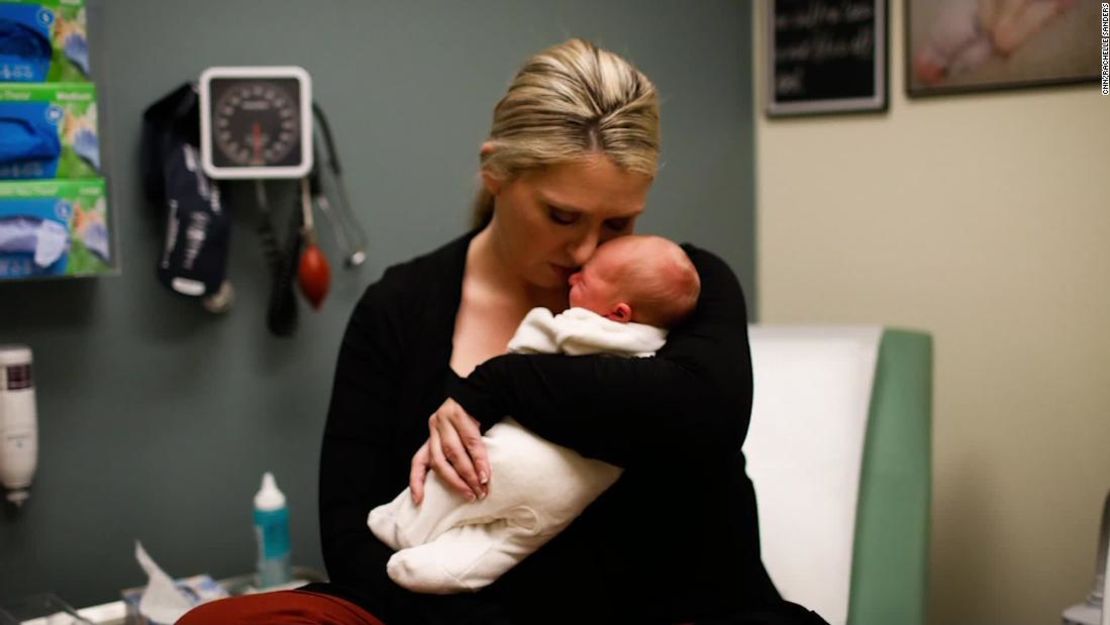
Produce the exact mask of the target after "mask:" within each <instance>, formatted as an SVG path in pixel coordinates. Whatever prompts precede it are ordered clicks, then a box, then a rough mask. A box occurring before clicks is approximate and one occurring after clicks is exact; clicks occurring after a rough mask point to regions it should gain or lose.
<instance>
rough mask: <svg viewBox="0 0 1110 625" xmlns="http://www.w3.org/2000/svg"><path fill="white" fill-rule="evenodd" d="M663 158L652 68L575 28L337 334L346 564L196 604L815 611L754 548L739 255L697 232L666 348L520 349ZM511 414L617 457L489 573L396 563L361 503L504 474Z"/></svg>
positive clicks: (669, 618)
mask: <svg viewBox="0 0 1110 625" xmlns="http://www.w3.org/2000/svg"><path fill="white" fill-rule="evenodd" d="M658 157H659V112H658V100H657V94H656V90H655V87H654V86H653V85H652V83H651V82H650V81H649V80H648V79H647V77H646V76H644V75H643V74H642V73H640V72H639V71H637V70H636V69H635V68H634V67H632V66H631V65H630V64H629V63H628V62H626V61H625V60H624V59H622V58H620V57H618V56H617V55H615V54H612V53H611V52H608V51H605V50H602V49H599V48H597V47H595V46H594V45H592V44H590V43H587V42H585V41H581V40H577V39H574V40H570V41H567V42H565V43H563V44H560V45H557V46H554V47H552V48H550V49H547V50H544V51H543V52H540V53H539V54H537V55H536V56H534V57H532V58H531V59H529V60H528V61H527V63H526V64H525V65H524V67H523V68H522V69H521V70H520V72H519V73H518V74H517V76H516V78H515V79H514V80H513V82H512V84H511V86H510V87H509V90H508V93H507V94H506V95H505V96H504V98H502V100H501V101H500V102H499V103H498V104H497V107H496V108H495V110H494V119H493V127H492V129H491V131H490V135H489V139H488V140H487V141H486V142H485V143H484V144H483V145H482V147H481V150H480V158H481V177H482V187H481V192H480V193H479V196H478V198H477V201H476V206H475V223H474V228H473V229H472V230H471V231H470V232H468V233H466V234H465V235H463V236H461V237H459V238H457V239H455V240H454V241H451V242H449V243H447V244H446V245H444V246H442V247H440V248H439V249H436V250H435V251H433V252H431V253H428V254H425V255H423V256H420V257H418V258H416V259H413V260H411V261H409V262H407V263H403V264H399V265H395V266H393V267H390V268H389V269H387V270H386V272H385V274H384V275H383V276H382V278H381V280H379V281H378V282H377V283H375V284H373V285H371V286H370V287H369V288H368V289H367V291H366V293H365V295H364V296H363V297H362V299H361V301H360V302H359V304H358V306H357V307H356V309H355V311H354V314H353V315H352V317H351V320H350V324H349V325H348V328H347V332H346V334H345V336H344V338H343V344H342V347H341V348H340V353H339V362H338V366H337V369H336V377H335V386H334V390H333V394H332V401H331V406H330V410H329V414H328V422H327V427H326V430H325V433H324V445H323V452H322V457H321V470H320V528H321V539H322V544H323V551H324V560H325V563H326V564H327V569H328V574H329V576H330V578H331V582H330V583H329V584H317V585H311V586H308V587H305V588H303V589H300V590H296V591H288V592H285V593H273V594H270V595H264V596H262V597H255V598H239V599H230V600H224V601H221V602H216V603H214V604H209V605H207V606H201V607H200V608H198V609H196V610H194V611H193V612H191V613H190V614H189V615H187V616H186V617H185V618H184V619H182V621H181V622H182V623H185V624H187V625H197V624H200V623H221V624H225V625H226V624H237V623H238V624H242V623H267V624H273V623H343V624H354V623H371V624H378V623H385V624H386V625H405V624H410V623H413V624H416V623H419V624H443V625H462V624H465V623H473V624H482V625H545V624H548V623H551V624H554V623H560V624H565V623H576V624H589V623H599V624H600V623H606V624H630V625H651V624H656V623H658V624H660V625H662V624H666V625H675V624H678V623H690V622H694V623H699V624H701V623H706V624H708V623H751V624H754V623H764V624H771V623H775V624H787V623H790V624H802V623H821V622H822V621H821V620H820V618H819V617H817V616H816V615H814V614H813V613H811V612H809V611H807V610H805V609H804V608H801V607H800V606H796V605H793V604H789V603H786V602H785V601H783V600H782V599H781V598H780V597H779V595H778V593H777V592H776V590H775V588H774V586H773V585H772V584H771V582H770V580H769V578H768V576H767V574H766V572H765V571H764V569H763V565H762V563H761V562H760V558H759V538H758V530H757V527H756V512H755V498H754V494H753V491H752V486H751V483H750V481H749V480H748V478H747V476H746V475H745V473H744V459H743V456H742V455H741V453H740V447H741V445H742V443H743V440H744V434H745V432H746V430H747V425H748V418H749V414H750V408H751V390H752V380H751V361H750V354H749V349H748V339H747V325H746V319H745V308H744V298H743V294H742V292H741V290H740V285H739V283H738V282H737V280H736V278H735V276H734V275H733V274H732V272H731V271H730V270H729V268H728V266H727V265H726V264H725V263H724V262H723V261H721V260H720V259H719V258H717V257H716V256H714V255H712V254H710V253H709V252H706V251H704V250H701V249H698V248H696V247H694V246H691V245H686V246H684V247H683V249H684V251H685V252H686V254H687V255H688V256H689V257H690V260H691V261H692V262H693V263H694V266H695V268H696V269H697V271H698V274H699V278H700V281H701V285H702V292H701V297H700V299H699V300H698V306H697V308H696V309H695V311H694V313H693V315H692V316H691V317H690V318H689V319H688V320H687V321H686V322H685V323H684V324H682V325H680V326H679V327H677V328H675V329H673V330H672V332H671V334H670V336H669V340H668V342H667V345H666V346H665V347H663V348H662V349H661V350H660V351H659V352H658V353H657V355H656V357H654V358H642V359H618V358H607V357H605V356H577V357H568V356H562V355H525V354H506V353H505V352H506V349H507V343H508V341H509V339H510V338H511V337H512V335H513V332H514V331H515V329H516V328H517V326H518V325H519V324H520V322H521V320H522V319H523V318H524V316H525V314H526V313H527V312H528V311H529V310H530V309H532V308H534V307H536V306H544V307H547V308H549V309H550V310H552V311H554V312H559V311H562V310H564V309H566V306H567V292H568V284H567V281H568V279H569V278H570V276H571V275H572V274H573V273H575V271H576V269H577V268H578V267H581V266H582V265H583V264H584V263H585V262H586V260H587V259H589V258H590V257H591V256H592V255H593V253H594V250H595V249H597V247H598V245H600V244H601V243H604V242H605V241H607V240H610V239H613V238H615V237H620V236H623V235H626V234H629V233H631V232H632V231H633V229H634V227H635V224H636V220H637V218H638V217H639V216H640V214H641V213H642V212H643V210H644V206H645V204H646V202H647V196H648V191H649V189H650V187H651V183H652V181H653V179H654V177H655V173H656V169H657V162H658ZM429 415H430V416H429ZM510 415H511V416H512V417H513V418H515V419H516V420H517V421H518V422H519V423H520V424H521V425H523V426H524V427H525V428H528V429H529V430H531V431H532V432H533V433H535V434H537V435H539V436H541V437H543V438H545V439H547V440H549V441H551V442H553V443H555V444H558V445H562V446H564V447H568V448H570V449H573V450H575V451H577V452H579V453H581V454H583V455H585V456H587V457H592V458H597V459H600V460H603V461H605V462H609V463H611V464H614V465H617V466H620V467H622V468H624V469H625V471H624V473H623V475H622V477H621V478H620V480H619V481H618V482H617V483H616V484H615V485H614V486H613V487H612V488H611V489H609V490H608V491H606V492H605V493H604V494H603V495H602V496H601V497H600V498H598V499H597V501H595V502H594V504H593V505H591V506H590V507H589V508H588V509H587V510H586V511H585V512H584V513H583V514H582V516H580V517H579V518H578V519H577V520H575V521H574V522H573V523H572V524H571V525H570V526H569V527H568V528H567V529H566V530H565V531H563V532H562V533H561V534H559V535H558V536H557V537H556V538H554V539H553V540H552V541H551V542H549V543H547V544H546V545H544V546H543V547H542V548H541V549H539V550H538V551H537V552H536V553H534V554H532V555H531V556H529V557H528V558H526V559H525V560H524V561H523V562H521V563H520V564H519V565H517V566H516V567H514V568H513V569H512V570H510V571H509V572H508V573H506V574H505V575H503V576H502V577H501V578H500V579H498V580H497V581H496V582H495V583H493V584H491V585H489V586H488V587H486V588H484V589H482V590H481V591H478V592H474V593H462V594H454V595H427V594H418V593H413V592H410V591H407V590H404V589H402V588H401V587H399V586H397V585H395V584H394V583H393V582H392V581H391V580H390V579H389V577H388V576H387V573H386V562H387V561H388V560H389V558H390V556H391V555H392V551H391V550H390V549H389V548H388V547H387V546H386V545H384V544H383V543H382V542H380V541H379V540H378V539H377V538H375V537H374V536H373V534H372V533H371V532H370V530H369V529H368V528H367V526H366V518H367V513H368V512H369V511H370V510H371V509H372V508H374V507H375V506H378V505H381V504H384V503H386V502H389V501H390V500H391V499H393V497H394V496H395V495H396V493H397V492H398V491H400V490H402V489H403V488H404V487H405V486H406V485H407V486H409V487H410V488H411V490H412V492H413V497H414V500H415V501H416V502H417V503H419V502H420V500H421V499H422V497H423V488H424V480H425V478H426V477H427V473H428V471H429V470H433V471H435V472H436V473H437V476H438V477H439V478H440V479H441V480H443V481H444V482H446V483H447V484H449V485H450V486H451V487H452V488H454V489H455V490H456V491H457V492H458V494H459V497H460V498H464V499H469V500H474V499H476V498H479V497H483V496H485V495H486V494H487V493H488V492H489V490H490V489H495V488H497V475H496V474H493V473H491V470H490V465H489V462H488V459H487V457H486V454H485V450H484V449H483V447H482V442H481V431H482V430H484V429H486V428H488V427H491V426H492V425H493V424H494V423H496V422H498V421H499V420H501V419H503V418H505V417H507V416H510ZM367 476H370V477H369V479H367Z"/></svg>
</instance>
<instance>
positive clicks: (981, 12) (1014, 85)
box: [905, 0, 1101, 96]
mask: <svg viewBox="0 0 1110 625" xmlns="http://www.w3.org/2000/svg"><path fill="white" fill-rule="evenodd" d="M905 1H906V5H905V6H906V41H907V48H906V90H907V92H908V93H909V95H910V96H928V95H938V94H947V93H967V92H976V91H987V90H996V89H1019V88H1025V87H1037V86H1042V85H1061V84H1074V83H1080V82H1088V81H1091V82H1097V81H1098V79H1099V70H1100V67H1101V66H1100V59H1099V46H1100V38H1099V5H1100V3H1099V2H1094V1H1093V0H939V1H938V0H905Z"/></svg>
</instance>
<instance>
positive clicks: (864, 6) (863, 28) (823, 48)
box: [766, 0, 889, 117]
mask: <svg viewBox="0 0 1110 625" xmlns="http://www.w3.org/2000/svg"><path fill="white" fill-rule="evenodd" d="M766 2H767V3H768V5H769V8H768V11H767V16H768V19H767V20H766V22H767V36H766V40H767V55H766V56H767V65H768V67H767V72H766V75H767V90H766V91H767V114H768V115H770V116H772V117H777V116H785V115H811V114H819V113H844V112H873V111H885V110H886V107H887V42H888V41H889V37H888V27H887V16H888V10H887V9H888V6H887V0H766Z"/></svg>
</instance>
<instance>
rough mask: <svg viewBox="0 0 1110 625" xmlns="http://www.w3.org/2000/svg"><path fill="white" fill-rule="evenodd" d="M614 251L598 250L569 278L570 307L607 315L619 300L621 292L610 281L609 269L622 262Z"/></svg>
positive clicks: (610, 272)
mask: <svg viewBox="0 0 1110 625" xmlns="http://www.w3.org/2000/svg"><path fill="white" fill-rule="evenodd" d="M620 256H622V254H621V253H620V252H618V251H616V250H614V251H606V249H605V248H600V249H598V251H597V253H596V254H594V256H593V258H591V259H590V260H589V261H587V262H586V264H585V265H583V266H582V269H581V270H580V271H579V272H578V273H575V274H572V275H571V276H570V280H569V283H570V306H571V308H585V309H586V310H590V311H593V312H595V313H597V314H599V315H607V314H609V313H610V312H612V310H613V307H614V306H616V305H617V304H619V303H620V302H621V301H622V300H621V290H620V289H619V288H618V285H617V283H616V282H614V281H613V280H612V275H613V272H612V271H611V268H612V267H614V266H615V264H616V263H620V262H623V259H621V258H620Z"/></svg>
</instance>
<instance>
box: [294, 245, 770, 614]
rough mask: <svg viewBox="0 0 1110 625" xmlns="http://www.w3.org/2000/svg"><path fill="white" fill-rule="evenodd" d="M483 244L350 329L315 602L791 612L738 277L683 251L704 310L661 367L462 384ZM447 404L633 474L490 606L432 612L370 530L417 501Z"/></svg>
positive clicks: (496, 588) (509, 370)
mask: <svg viewBox="0 0 1110 625" xmlns="http://www.w3.org/2000/svg"><path fill="white" fill-rule="evenodd" d="M476 233H477V232H476V231H474V232H470V233H468V234H466V235H464V236H462V237H460V238H458V239H456V240H454V241H452V242H450V243H448V244H447V245H445V246H443V247H441V248H439V249H438V250H436V251H434V252H431V253H430V254H426V255H424V256H421V257H418V258H416V259H414V260H411V261H409V262H407V263H403V264H400V265H395V266H392V267H390V268H388V269H387V270H386V271H385V273H384V275H383V276H382V278H381V280H379V281H378V282H376V283H375V284H373V285H371V286H370V287H369V288H368V289H367V290H366V292H365V294H364V295H363V297H362V299H361V300H360V301H359V303H358V305H357V307H356V308H355V311H354V313H353V314H352V316H351V320H350V323H349V325H348V327H347V331H346V333H345V335H344V337H343V344H342V347H341V349H340V353H339V361H338V364H337V367H336V372H335V384H334V387H333V391H332V398H331V404H330V408H329V413H328V419H327V426H326V429H325V433H324V442H323V450H322V457H321V463H320V465H321V468H320V533H321V543H322V546H323V552H324V561H325V563H326V566H327V570H328V574H329V576H330V578H331V580H332V583H331V584H330V585H327V586H316V587H314V589H315V590H318V591H323V592H328V593H331V594H335V595H338V596H342V597H344V598H347V599H350V600H352V601H355V602H356V603H358V604H359V605H362V606H363V607H365V608H366V609H367V610H369V611H370V612H372V613H374V614H375V615H377V616H379V617H380V618H381V619H382V620H383V621H385V623H386V624H387V625H407V624H409V623H421V624H423V623H429V624H430V623H435V624H443V625H462V624H464V623H476V624H477V623H481V624H489V625H493V624H502V625H534V624H535V625H539V624H545V623H568V622H573V623H593V622H597V623H630V624H640V623H643V624H653V623H672V624H673V623H679V622H687V621H693V620H695V619H701V618H709V617H714V616H723V615H726V614H733V613H737V612H746V611H749V610H759V609H765V608H768V607H770V606H774V605H777V604H778V603H779V602H780V601H781V599H780V598H779V596H778V593H777V592H776V591H775V589H774V586H773V585H772V584H771V582H770V580H769V578H768V577H767V574H766V572H765V570H764V568H763V565H762V563H761V561H760V557H759V537H758V529H757V525H756V508H755V496H754V492H753V489H752V485H751V482H750V481H749V480H748V478H747V476H746V474H745V472H744V457H743V455H742V454H741V452H740V447H741V445H742V443H743V441H744V436H745V434H746V432H747V428H748V419H749V416H750V412H751V399H752V372H751V357H750V353H749V348H748V336H747V321H746V314H745V307H744V296H743V293H742V292H741V289H740V284H739V282H738V281H737V280H736V277H735V276H734V275H733V273H732V271H731V270H730V269H729V268H728V266H727V265H726V264H725V263H724V262H723V261H722V260H721V259H720V258H718V257H716V256H714V255H713V254H711V253H709V252H706V251H704V250H700V249H698V248H696V247H694V246H691V245H684V246H683V249H685V251H686V253H687V254H688V255H689V256H690V258H691V260H692V261H693V263H694V265H695V267H696V268H697V270H698V274H699V276H700V277H701V283H702V293H701V297H700V299H699V301H698V306H697V309H696V311H695V312H694V314H693V315H692V316H691V317H690V318H689V319H688V320H687V321H686V322H685V323H684V324H682V325H681V326H680V327H678V328H675V329H673V330H672V331H671V333H670V335H669V336H668V340H667V344H666V345H665V346H664V347H663V348H662V349H661V350H659V352H658V353H657V355H656V356H655V357H654V358H642V359H637V358H634V359H623V358H606V357H603V356H578V357H569V356H561V355H518V354H506V355H502V356H498V357H495V358H492V359H490V360H488V361H486V362H485V363H483V364H482V365H480V366H478V367H477V368H476V369H475V371H474V372H473V373H472V374H471V375H470V376H469V377H468V378H467V379H465V380H462V379H460V378H459V377H458V376H457V375H455V373H454V372H453V370H452V369H451V367H450V360H451V350H452V336H453V334H454V326H455V315H456V312H457V311H458V307H459V303H460V299H461V293H462V279H463V273H464V269H465V264H466V253H467V249H468V247H469V243H470V240H471V239H472V238H473V236H474V235H475V234H476ZM449 395H450V396H453V397H455V399H456V400H457V401H459V403H460V404H462V406H463V407H464V408H466V409H467V411H468V412H470V413H471V414H472V415H473V416H474V417H475V418H477V419H479V420H480V421H481V422H482V424H483V427H489V426H490V425H492V424H493V423H495V422H497V421H498V420H499V419H501V418H502V417H503V416H505V415H512V416H513V417H514V418H516V419H517V420H518V421H519V422H520V423H521V424H522V425H523V426H524V427H526V428H528V429H530V430H532V431H533V432H535V433H536V434H539V435H540V436H542V437H544V438H546V439H548V440H550V441H552V442H554V443H557V444H560V445H564V446H566V447H569V448H571V449H574V450H576V451H578V452H580V453H582V454H583V455H586V456H590V457H594V458H599V459H601V460H604V461H606V462H610V463H612V464H616V465H619V466H622V467H625V468H626V471H625V473H624V475H623V476H622V477H621V479H620V480H619V481H618V482H617V484H615V485H614V486H613V487H612V488H610V489H609V490H608V491H607V492H606V493H604V494H603V495H602V496H601V497H600V498H599V499H598V500H597V501H596V502H594V504H593V505H592V506H590V508H589V509H587V510H586V512H585V513H584V514H583V515H582V516H581V517H580V518H579V519H577V520H576V521H575V522H574V523H573V524H571V526H570V527H569V528H567V530H565V531H564V532H563V533H562V534H560V535H559V536H557V537H556V538H555V539H553V540H552V541H551V542H549V543H547V544H546V545H545V546H544V547H543V548H541V549H540V550H539V551H538V552H536V553H535V554H533V555H531V556H529V557H528V558H527V559H525V560H524V561H523V562H522V563H521V564H519V565H518V566H517V567H515V568H514V569H512V570H511V571H509V572H508V573H506V574H505V575H504V576H502V577H501V578H500V579H499V580H498V581H497V582H495V583H494V584H492V585H491V586H489V587H488V588H486V589H483V590H482V591H480V592H477V593H467V594H461V595H446V596H436V595H421V594H416V593H411V592H409V591H407V590H404V589H402V588H400V587H398V586H397V585H395V584H394V583H393V582H392V581H391V580H390V579H389V578H388V576H387V575H386V571H385V564H386V561H387V560H388V559H389V556H390V555H391V553H392V552H391V550H390V549H389V548H388V547H387V546H385V545H384V544H382V543H381V542H380V541H378V540H377V538H375V537H374V535H373V534H371V532H370V530H369V529H368V528H367V526H366V516H367V514H368V512H369V511H370V509H371V508H372V507H374V506H377V505H379V504H383V503H386V502H388V501H390V500H392V499H393V498H394V497H396V496H397V493H398V492H400V491H401V490H402V489H403V488H405V487H406V486H407V484H408V474H409V468H410V461H411V459H412V456H413V454H414V453H415V452H416V450H417V449H418V448H419V447H420V445H422V444H423V443H424V442H425V440H426V439H427V437H428V424H427V420H428V417H429V416H430V415H431V413H432V412H433V411H434V410H435V409H436V408H437V407H438V406H439V405H440V404H441V403H442V402H443V400H444V399H445V398H446V397H447V396H449ZM494 480H496V476H494Z"/></svg>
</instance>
